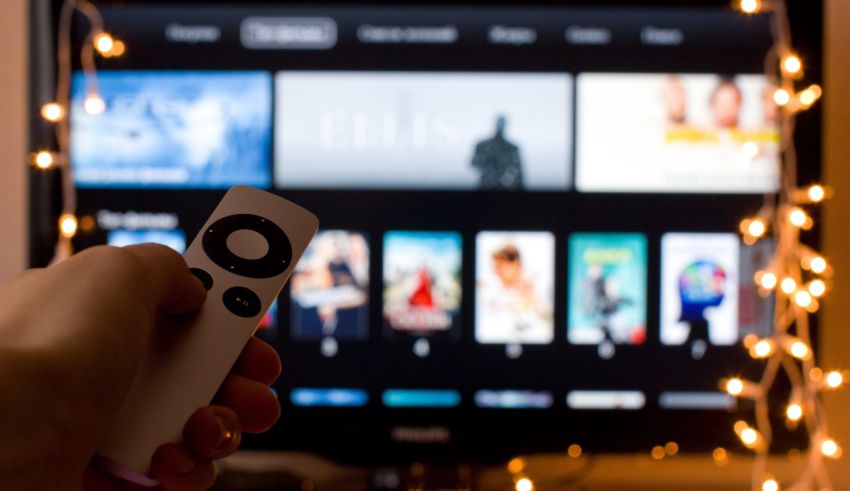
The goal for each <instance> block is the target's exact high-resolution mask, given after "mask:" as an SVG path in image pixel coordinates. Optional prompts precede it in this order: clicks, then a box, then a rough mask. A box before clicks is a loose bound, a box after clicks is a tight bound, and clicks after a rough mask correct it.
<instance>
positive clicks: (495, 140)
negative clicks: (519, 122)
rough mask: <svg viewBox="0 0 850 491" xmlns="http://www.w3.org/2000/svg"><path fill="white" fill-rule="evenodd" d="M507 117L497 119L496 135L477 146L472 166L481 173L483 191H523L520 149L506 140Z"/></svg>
mask: <svg viewBox="0 0 850 491" xmlns="http://www.w3.org/2000/svg"><path fill="white" fill-rule="evenodd" d="M507 124H508V120H507V118H506V117H505V116H501V115H500V116H498V117H497V118H496V133H495V134H494V135H493V136H492V137H491V138H488V139H486V140H483V141H480V142H478V144H477V145H475V154H474V155H473V156H472V166H473V167H475V169H476V170H478V172H480V173H481V181H480V187H481V189H506V190H518V189H522V161H521V160H520V156H519V147H517V146H516V145H514V144H513V143H511V142H509V141H508V139H507V138H505V127H506V126H507Z"/></svg>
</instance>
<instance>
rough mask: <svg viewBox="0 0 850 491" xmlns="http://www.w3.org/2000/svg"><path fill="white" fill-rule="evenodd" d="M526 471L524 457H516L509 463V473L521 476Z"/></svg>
mask: <svg viewBox="0 0 850 491" xmlns="http://www.w3.org/2000/svg"><path fill="white" fill-rule="evenodd" d="M523 469H525V459H523V458H522V457H514V458H513V459H511V460H510V462H508V472H510V473H511V474H519V473H520V472H522V471H523Z"/></svg>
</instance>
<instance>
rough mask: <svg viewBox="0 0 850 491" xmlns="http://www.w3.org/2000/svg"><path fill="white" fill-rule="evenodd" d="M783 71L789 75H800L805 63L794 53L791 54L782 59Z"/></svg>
mask: <svg viewBox="0 0 850 491" xmlns="http://www.w3.org/2000/svg"><path fill="white" fill-rule="evenodd" d="M782 69H783V70H785V73H787V74H789V75H798V74H800V72H801V71H802V70H803V61H802V60H801V59H800V57H799V56H797V55H796V54H794V53H789V54H787V55H786V56H785V58H783V59H782Z"/></svg>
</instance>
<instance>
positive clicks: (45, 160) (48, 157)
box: [33, 150, 54, 170]
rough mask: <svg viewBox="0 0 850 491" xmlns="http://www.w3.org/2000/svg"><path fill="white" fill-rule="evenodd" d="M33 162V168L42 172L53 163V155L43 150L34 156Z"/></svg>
mask: <svg viewBox="0 0 850 491" xmlns="http://www.w3.org/2000/svg"><path fill="white" fill-rule="evenodd" d="M33 160H34V162H35V166H36V167H38V168H39V169H42V170H43V169H49V168H50V167H52V166H53V163H54V159H53V154H52V153H50V152H47V151H45V150H42V151H41V152H38V153H37V154H35V159H33Z"/></svg>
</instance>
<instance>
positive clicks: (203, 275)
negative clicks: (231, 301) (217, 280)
mask: <svg viewBox="0 0 850 491" xmlns="http://www.w3.org/2000/svg"><path fill="white" fill-rule="evenodd" d="M189 272H190V273H192V274H193V275H195V278H198V279H199V280H201V283H203V284H204V288H206V289H207V291H210V289H211V288H212V286H213V278H212V276H210V274H209V273H207V272H206V271H204V270H203V269H201V268H189Z"/></svg>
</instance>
